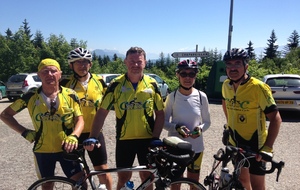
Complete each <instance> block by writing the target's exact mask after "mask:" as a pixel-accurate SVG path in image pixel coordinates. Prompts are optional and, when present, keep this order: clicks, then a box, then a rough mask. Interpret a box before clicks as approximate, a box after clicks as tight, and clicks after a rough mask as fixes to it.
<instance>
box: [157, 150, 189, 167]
mask: <svg viewBox="0 0 300 190" xmlns="http://www.w3.org/2000/svg"><path fill="white" fill-rule="evenodd" d="M158 154H160V155H162V156H163V157H165V158H167V159H169V160H171V161H173V162H176V163H177V164H180V165H185V166H186V165H188V164H189V163H190V162H191V161H192V158H193V157H192V156H191V155H190V154H182V155H175V154H171V153H168V152H167V151H166V150H164V149H162V150H159V151H158Z"/></svg>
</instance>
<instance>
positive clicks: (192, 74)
mask: <svg viewBox="0 0 300 190" xmlns="http://www.w3.org/2000/svg"><path fill="white" fill-rule="evenodd" d="M179 75H180V76H181V77H182V78H185V77H190V78H194V77H195V76H196V73H194V72H192V73H186V72H181V73H179Z"/></svg>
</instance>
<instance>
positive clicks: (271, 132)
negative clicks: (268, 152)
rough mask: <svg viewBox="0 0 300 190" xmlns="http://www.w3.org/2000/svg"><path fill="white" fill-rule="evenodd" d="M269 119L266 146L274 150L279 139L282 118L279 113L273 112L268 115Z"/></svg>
mask: <svg viewBox="0 0 300 190" xmlns="http://www.w3.org/2000/svg"><path fill="white" fill-rule="evenodd" d="M266 116H267V118H268V119H269V121H270V123H269V128H268V136H267V139H266V142H265V144H264V145H265V146H268V147H270V148H273V144H274V142H275V140H276V138H277V135H278V133H279V129H280V125H281V122H282V119H281V116H280V114H279V111H277V110H276V111H273V112H271V113H268V114H266Z"/></svg>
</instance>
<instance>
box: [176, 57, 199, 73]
mask: <svg viewBox="0 0 300 190" xmlns="http://www.w3.org/2000/svg"><path fill="white" fill-rule="evenodd" d="M182 69H195V70H197V71H198V69H199V67H198V64H197V62H196V61H193V60H191V61H190V60H183V61H180V62H179V63H178V65H177V68H176V72H178V71H180V70H182Z"/></svg>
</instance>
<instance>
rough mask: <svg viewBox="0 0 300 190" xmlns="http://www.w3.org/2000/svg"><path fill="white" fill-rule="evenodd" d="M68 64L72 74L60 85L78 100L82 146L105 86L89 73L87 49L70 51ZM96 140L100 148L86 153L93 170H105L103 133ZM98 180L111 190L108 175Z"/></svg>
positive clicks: (110, 180) (105, 154)
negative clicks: (82, 125)
mask: <svg viewBox="0 0 300 190" xmlns="http://www.w3.org/2000/svg"><path fill="white" fill-rule="evenodd" d="M68 62H69V65H70V68H71V69H72V70H73V73H74V74H73V75H72V76H71V77H70V78H68V79H65V80H63V81H62V82H61V84H62V85H63V86H66V87H68V88H71V89H73V90H75V91H76V92H77V95H78V97H79V99H80V104H81V108H82V113H83V118H84V129H83V131H82V134H81V135H80V137H79V143H80V144H82V142H83V141H84V140H85V139H87V138H88V137H89V135H90V131H91V128H92V123H93V120H94V117H95V115H96V112H97V110H98V109H99V108H100V103H101V101H102V97H103V95H104V93H105V90H106V88H107V86H106V83H105V82H104V80H103V79H102V77H101V76H97V75H96V74H92V73H90V69H91V67H92V65H93V63H92V54H91V53H90V52H89V51H88V50H87V49H84V48H81V47H78V48H76V49H74V50H72V51H70V53H69V55H68ZM97 139H98V141H99V142H100V143H101V147H100V148H95V149H94V150H93V151H88V154H89V157H90V159H91V162H92V163H93V166H94V168H95V170H101V169H107V168H108V166H107V152H106V146H105V140H104V136H103V133H100V134H99V136H97ZM98 178H99V180H100V183H101V184H105V185H106V188H107V189H108V190H111V189H112V178H111V175H110V174H105V175H98Z"/></svg>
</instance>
